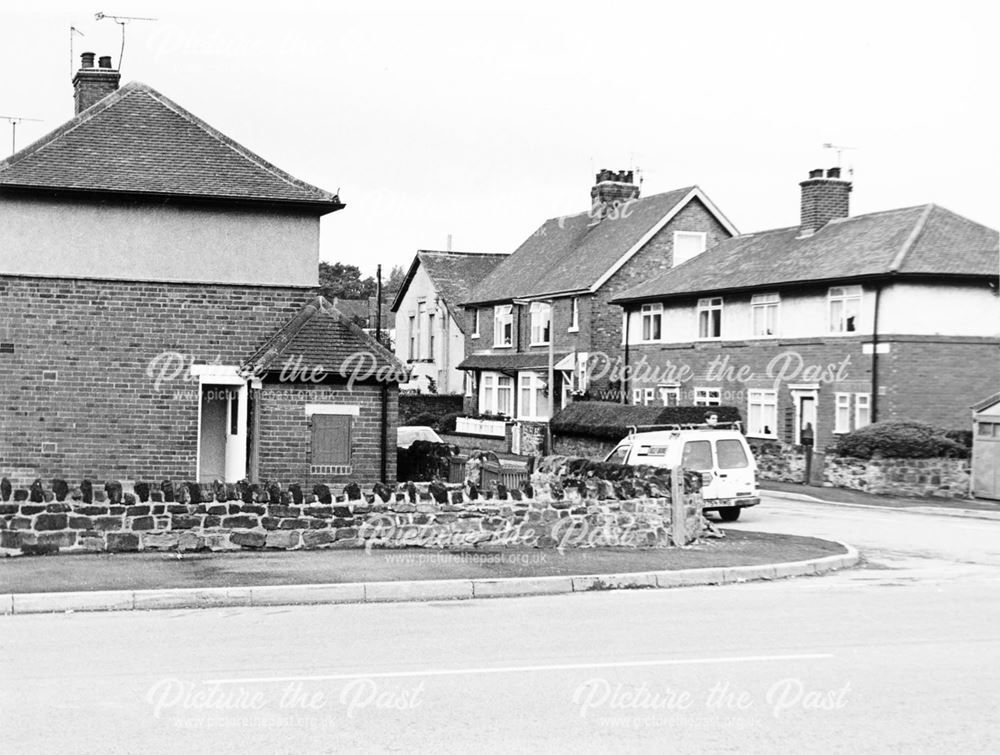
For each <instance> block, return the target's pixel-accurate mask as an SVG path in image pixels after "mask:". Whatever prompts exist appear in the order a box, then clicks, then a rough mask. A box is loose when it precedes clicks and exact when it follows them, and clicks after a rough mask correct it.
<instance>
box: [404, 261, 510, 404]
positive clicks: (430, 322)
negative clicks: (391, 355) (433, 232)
mask: <svg viewBox="0 0 1000 755" xmlns="http://www.w3.org/2000/svg"><path fill="white" fill-rule="evenodd" d="M506 257H507V255H506V254H476V253H469V252H435V251H423V250H422V251H418V252H417V254H416V255H415V256H414V258H413V262H412V263H410V268H409V270H407V272H406V277H405V278H404V279H403V285H402V286H401V287H400V289H399V291H398V293H397V294H396V297H395V299H394V300H393V302H392V306H391V307H390V310H391V311H392V312H393V313H394V314H395V317H396V320H395V332H396V340H395V352H396V357H397V358H398V359H399V360H400V361H402V362H405V363H406V364H407V365H409V366H410V368H411V379H410V382H409V383H407V384H405V385H403V386H402V388H404V389H409V390H415V391H427V390H428V389H429V388H430V387H431V386H432V385H433V387H434V389H435V390H436V392H437V393H450V394H461V393H463V392H464V391H465V373H464V372H463V371H462V370H460V369H459V368H458V365H459V364H461V363H462V360H463V359H465V339H466V337H467V335H468V333H467V332H466V330H467V325H468V318H466V316H465V312H464V311H463V310H462V308H461V306H460V305H461V303H462V302H464V301H465V300H466V299H468V298H469V293H470V292H471V291H472V289H473V288H474V287H475V285H476V284H478V283H479V282H480V281H481V280H482V279H483V278H485V277H486V276H487V275H489V274H490V273H491V272H492V271H493V269H494V268H495V267H496V266H497V265H499V264H500V262H501V261H502V260H504V259H505V258H506ZM432 381H433V382H432Z"/></svg>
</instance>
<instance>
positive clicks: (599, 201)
mask: <svg viewBox="0 0 1000 755" xmlns="http://www.w3.org/2000/svg"><path fill="white" fill-rule="evenodd" d="M638 198H639V187H638V186H636V185H635V183H634V179H633V174H632V171H631V170H618V171H615V170H601V171H600V172H599V173H598V174H597V177H596V182H595V184H594V187H593V188H592V189H591V190H590V200H591V214H592V215H593V216H594V219H595V220H600V219H601V218H603V217H604V216H605V215H606V214H607V210H608V208H609V207H616V206H617V205H620V204H623V203H625V202H628V201H631V200H634V199H638Z"/></svg>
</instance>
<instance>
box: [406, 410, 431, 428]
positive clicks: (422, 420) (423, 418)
mask: <svg viewBox="0 0 1000 755" xmlns="http://www.w3.org/2000/svg"><path fill="white" fill-rule="evenodd" d="M437 422H438V418H437V416H436V415H434V414H431V413H430V412H424V413H423V414H416V415H414V416H412V417H410V419H409V421H408V422H407V423H406V424H407V425H425V426H427V427H434V425H436V424H437Z"/></svg>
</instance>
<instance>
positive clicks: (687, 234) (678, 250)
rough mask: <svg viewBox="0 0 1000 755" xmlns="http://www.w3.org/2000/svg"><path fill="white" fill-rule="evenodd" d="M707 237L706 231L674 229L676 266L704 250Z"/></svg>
mask: <svg viewBox="0 0 1000 755" xmlns="http://www.w3.org/2000/svg"><path fill="white" fill-rule="evenodd" d="M707 238H708V234H707V233H705V232H704V231H674V267H677V266H678V265H679V264H681V263H682V262H687V261H688V260H689V259H692V258H694V257H697V256H698V255H699V254H701V253H702V252H704V251H705V244H706V241H707Z"/></svg>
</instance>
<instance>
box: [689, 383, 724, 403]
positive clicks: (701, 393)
mask: <svg viewBox="0 0 1000 755" xmlns="http://www.w3.org/2000/svg"><path fill="white" fill-rule="evenodd" d="M712 394H715V395H712ZM694 405H695V406H722V389H721V388H707V387H704V386H702V387H698V386H696V387H695V389H694Z"/></svg>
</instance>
